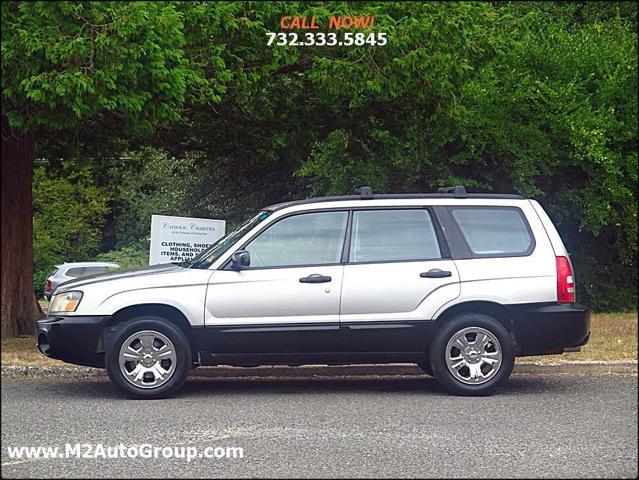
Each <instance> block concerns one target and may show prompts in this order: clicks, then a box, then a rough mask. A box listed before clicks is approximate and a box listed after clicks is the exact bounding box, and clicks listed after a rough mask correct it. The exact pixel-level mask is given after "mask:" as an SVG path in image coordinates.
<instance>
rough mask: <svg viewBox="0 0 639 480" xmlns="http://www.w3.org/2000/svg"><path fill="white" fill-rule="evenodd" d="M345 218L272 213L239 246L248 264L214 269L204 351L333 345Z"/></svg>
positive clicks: (336, 343)
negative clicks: (246, 254)
mask: <svg viewBox="0 0 639 480" xmlns="http://www.w3.org/2000/svg"><path fill="white" fill-rule="evenodd" d="M347 219H348V213H347V212H346V211H326V212H305V213H299V214H293V215H290V216H286V217H283V218H282V219H279V220H275V221H274V222H273V223H272V224H271V225H269V226H268V227H266V229H265V230H263V231H261V232H260V233H258V234H257V236H256V237H254V238H253V239H251V240H250V241H249V242H248V243H247V244H246V245H245V246H244V247H243V249H244V250H247V251H248V252H249V254H250V265H249V266H248V267H246V268H243V269H242V270H240V271H233V270H230V269H226V268H223V269H221V270H218V271H216V272H215V273H214V274H213V276H212V277H211V280H210V283H209V286H208V290H207V296H206V311H205V325H206V330H207V337H208V343H209V345H210V346H209V350H210V351H211V352H212V353H213V354H232V353H257V354H259V353H271V354H272V353H275V354H276V353H286V354H291V353H300V354H305V353H315V352H331V351H332V352H334V351H339V350H340V338H339V305H340V293H341V287H342V277H343V269H344V267H343V265H342V264H341V257H342V249H343V246H344V237H345V234H346V225H347Z"/></svg>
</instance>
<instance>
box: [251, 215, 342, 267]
mask: <svg viewBox="0 0 639 480" xmlns="http://www.w3.org/2000/svg"><path fill="white" fill-rule="evenodd" d="M347 219H348V213H347V212H318V213H305V214H301V215H294V216H291V217H288V218H285V219H283V220H280V221H279V222H277V223H275V224H274V225H273V226H271V227H268V229H267V230H266V231H265V232H263V233H261V234H260V235H259V236H258V237H257V238H256V239H255V240H253V241H252V242H251V243H250V244H249V245H248V246H247V247H246V250H248V251H249V253H250V254H251V267H282V266H295V265H322V264H327V263H339V262H340V260H341V257H342V247H343V244H344V234H345V232H346V221H347Z"/></svg>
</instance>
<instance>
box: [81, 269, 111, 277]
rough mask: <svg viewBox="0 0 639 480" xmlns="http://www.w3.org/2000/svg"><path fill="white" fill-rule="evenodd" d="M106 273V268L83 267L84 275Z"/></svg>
mask: <svg viewBox="0 0 639 480" xmlns="http://www.w3.org/2000/svg"><path fill="white" fill-rule="evenodd" d="M106 271H107V267H84V273H83V274H82V275H83V276H84V275H95V274H96V273H104V272H106Z"/></svg>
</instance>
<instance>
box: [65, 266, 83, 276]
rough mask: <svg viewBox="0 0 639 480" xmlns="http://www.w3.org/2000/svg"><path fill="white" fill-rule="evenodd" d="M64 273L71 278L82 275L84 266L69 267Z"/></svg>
mask: <svg viewBox="0 0 639 480" xmlns="http://www.w3.org/2000/svg"><path fill="white" fill-rule="evenodd" d="M65 275H66V276H67V277H72V278H77V277H81V276H82V275H84V267H74V268H70V269H69V270H67V271H66V273H65Z"/></svg>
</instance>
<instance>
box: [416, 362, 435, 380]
mask: <svg viewBox="0 0 639 480" xmlns="http://www.w3.org/2000/svg"><path fill="white" fill-rule="evenodd" d="M417 366H418V367H419V368H421V369H422V370H423V371H424V373H425V374H426V375H428V376H429V377H432V376H433V368H432V367H431V366H430V360H429V359H428V358H425V359H424V360H422V361H421V362H419V363H418V364H417Z"/></svg>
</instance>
